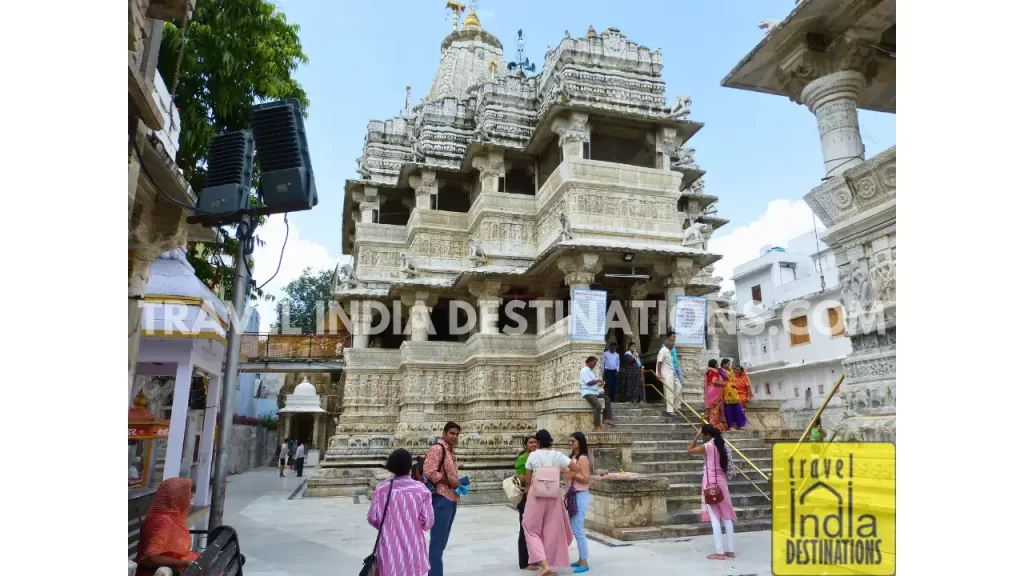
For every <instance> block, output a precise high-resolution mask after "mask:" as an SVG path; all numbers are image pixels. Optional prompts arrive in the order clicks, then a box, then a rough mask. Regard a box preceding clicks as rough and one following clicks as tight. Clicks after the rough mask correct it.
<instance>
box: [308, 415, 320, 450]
mask: <svg viewBox="0 0 1024 576" xmlns="http://www.w3.org/2000/svg"><path fill="white" fill-rule="evenodd" d="M322 417H323V414H322V413H316V414H313V439H312V440H310V442H309V443H310V446H309V447H310V448H311V449H313V448H318V447H319V446H320V418H322Z"/></svg>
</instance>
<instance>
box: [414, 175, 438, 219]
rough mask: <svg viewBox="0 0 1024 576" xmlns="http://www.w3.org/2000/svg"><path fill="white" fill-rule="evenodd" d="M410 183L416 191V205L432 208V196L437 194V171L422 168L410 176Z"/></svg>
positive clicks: (423, 208) (421, 208) (427, 208)
mask: <svg viewBox="0 0 1024 576" xmlns="http://www.w3.org/2000/svg"><path fill="white" fill-rule="evenodd" d="M409 185H410V186H412V188H413V190H414V191H415V192H416V207H417V208H419V209H420V210H430V197H431V196H432V195H436V194H437V173H435V172H434V171H433V170H420V171H419V173H417V174H411V175H410V176H409Z"/></svg>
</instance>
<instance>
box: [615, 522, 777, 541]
mask: <svg viewBox="0 0 1024 576" xmlns="http://www.w3.org/2000/svg"><path fill="white" fill-rule="evenodd" d="M771 528H772V521H771V518H764V519H755V520H737V521H736V522H733V531H735V532H754V531H757V530H771ZM710 533H711V524H709V523H707V522H700V523H696V524H693V523H691V524H670V525H665V526H651V527H649V528H621V529H619V530H616V534H613V536H614V537H615V538H617V539H619V540H624V541H627V542H629V541H635V540H654V539H658V538H683V537H687V536H701V535H704V534H710Z"/></svg>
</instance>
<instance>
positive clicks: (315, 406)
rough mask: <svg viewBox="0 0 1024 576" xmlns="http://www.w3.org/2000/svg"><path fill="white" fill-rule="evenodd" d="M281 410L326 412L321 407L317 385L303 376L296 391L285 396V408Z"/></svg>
mask: <svg viewBox="0 0 1024 576" xmlns="http://www.w3.org/2000/svg"><path fill="white" fill-rule="evenodd" d="M280 412H326V410H324V409H323V408H321V407H320V396H318V395H317V393H316V386H313V384H311V383H310V381H309V378H303V379H302V382H299V385H298V386H296V387H295V391H293V392H292V393H291V394H289V395H288V396H286V397H285V399H284V408H282V409H281V410H280Z"/></svg>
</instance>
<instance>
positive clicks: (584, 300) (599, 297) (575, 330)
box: [569, 289, 608, 342]
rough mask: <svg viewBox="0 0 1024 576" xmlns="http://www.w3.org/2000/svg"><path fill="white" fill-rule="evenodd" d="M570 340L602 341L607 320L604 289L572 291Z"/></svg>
mask: <svg viewBox="0 0 1024 576" xmlns="http://www.w3.org/2000/svg"><path fill="white" fill-rule="evenodd" d="M571 313H572V320H571V321H572V330H571V332H570V335H569V337H570V338H571V339H572V340H588V341H597V342H604V335H605V332H606V331H607V322H608V317H607V314H608V293H607V292H605V291H604V290H578V289H577V290H573V291H572V312H571Z"/></svg>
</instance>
